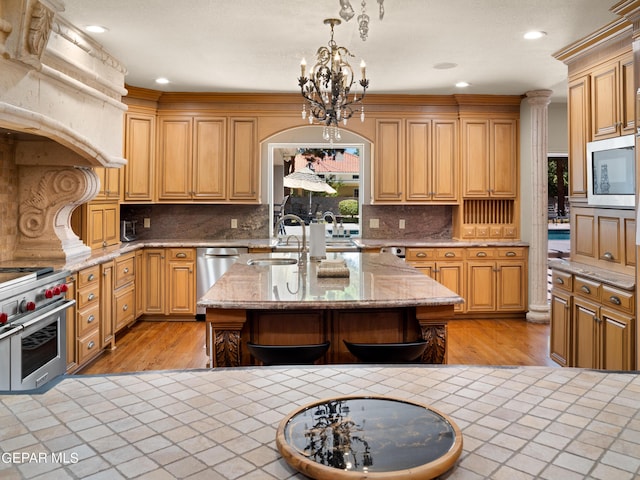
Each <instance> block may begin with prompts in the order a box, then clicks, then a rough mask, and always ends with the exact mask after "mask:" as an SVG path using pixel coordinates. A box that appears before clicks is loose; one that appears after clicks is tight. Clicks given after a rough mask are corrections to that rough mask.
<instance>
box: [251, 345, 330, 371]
mask: <svg viewBox="0 0 640 480" xmlns="http://www.w3.org/2000/svg"><path fill="white" fill-rule="evenodd" d="M330 345H331V342H324V343H317V344H310V345H260V344H258V343H251V342H249V343H247V348H248V349H249V353H251V355H253V357H254V358H256V359H258V360H260V361H261V362H262V364H263V365H265V366H268V365H312V364H313V363H315V362H316V360H318V359H319V358H320V357H322V356H323V355H324V354H325V353H327V350H329V346H330Z"/></svg>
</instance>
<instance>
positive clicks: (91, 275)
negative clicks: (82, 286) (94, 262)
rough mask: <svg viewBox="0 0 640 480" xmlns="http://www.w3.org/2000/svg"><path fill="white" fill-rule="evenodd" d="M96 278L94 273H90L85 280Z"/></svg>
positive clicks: (90, 280) (91, 280)
mask: <svg viewBox="0 0 640 480" xmlns="http://www.w3.org/2000/svg"><path fill="white" fill-rule="evenodd" d="M94 278H96V277H95V275H94V274H93V273H92V274H90V275H89V276H88V277H87V281H89V282H93V279H94Z"/></svg>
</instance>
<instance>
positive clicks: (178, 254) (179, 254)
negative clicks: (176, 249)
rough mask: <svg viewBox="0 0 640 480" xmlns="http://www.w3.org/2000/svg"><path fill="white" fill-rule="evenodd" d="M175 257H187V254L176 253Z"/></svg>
mask: <svg viewBox="0 0 640 480" xmlns="http://www.w3.org/2000/svg"><path fill="white" fill-rule="evenodd" d="M176 258H187V254H186V253H182V252H180V253H176Z"/></svg>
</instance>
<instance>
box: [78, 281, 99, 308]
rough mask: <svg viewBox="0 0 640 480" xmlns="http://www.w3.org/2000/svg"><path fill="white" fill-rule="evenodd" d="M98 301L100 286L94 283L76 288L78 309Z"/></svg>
mask: <svg viewBox="0 0 640 480" xmlns="http://www.w3.org/2000/svg"><path fill="white" fill-rule="evenodd" d="M99 301H100V286H99V285H97V284H96V285H94V286H91V287H86V288H81V289H78V305H77V308H78V310H82V309H84V308H85V307H88V306H89V305H93V304H98V303H99Z"/></svg>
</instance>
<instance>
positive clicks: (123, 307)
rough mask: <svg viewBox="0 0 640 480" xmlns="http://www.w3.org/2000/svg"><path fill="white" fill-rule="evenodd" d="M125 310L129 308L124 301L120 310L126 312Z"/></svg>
mask: <svg viewBox="0 0 640 480" xmlns="http://www.w3.org/2000/svg"><path fill="white" fill-rule="evenodd" d="M127 310H129V305H127V304H126V303H125V304H124V305H123V306H122V311H123V312H126V311H127Z"/></svg>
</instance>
